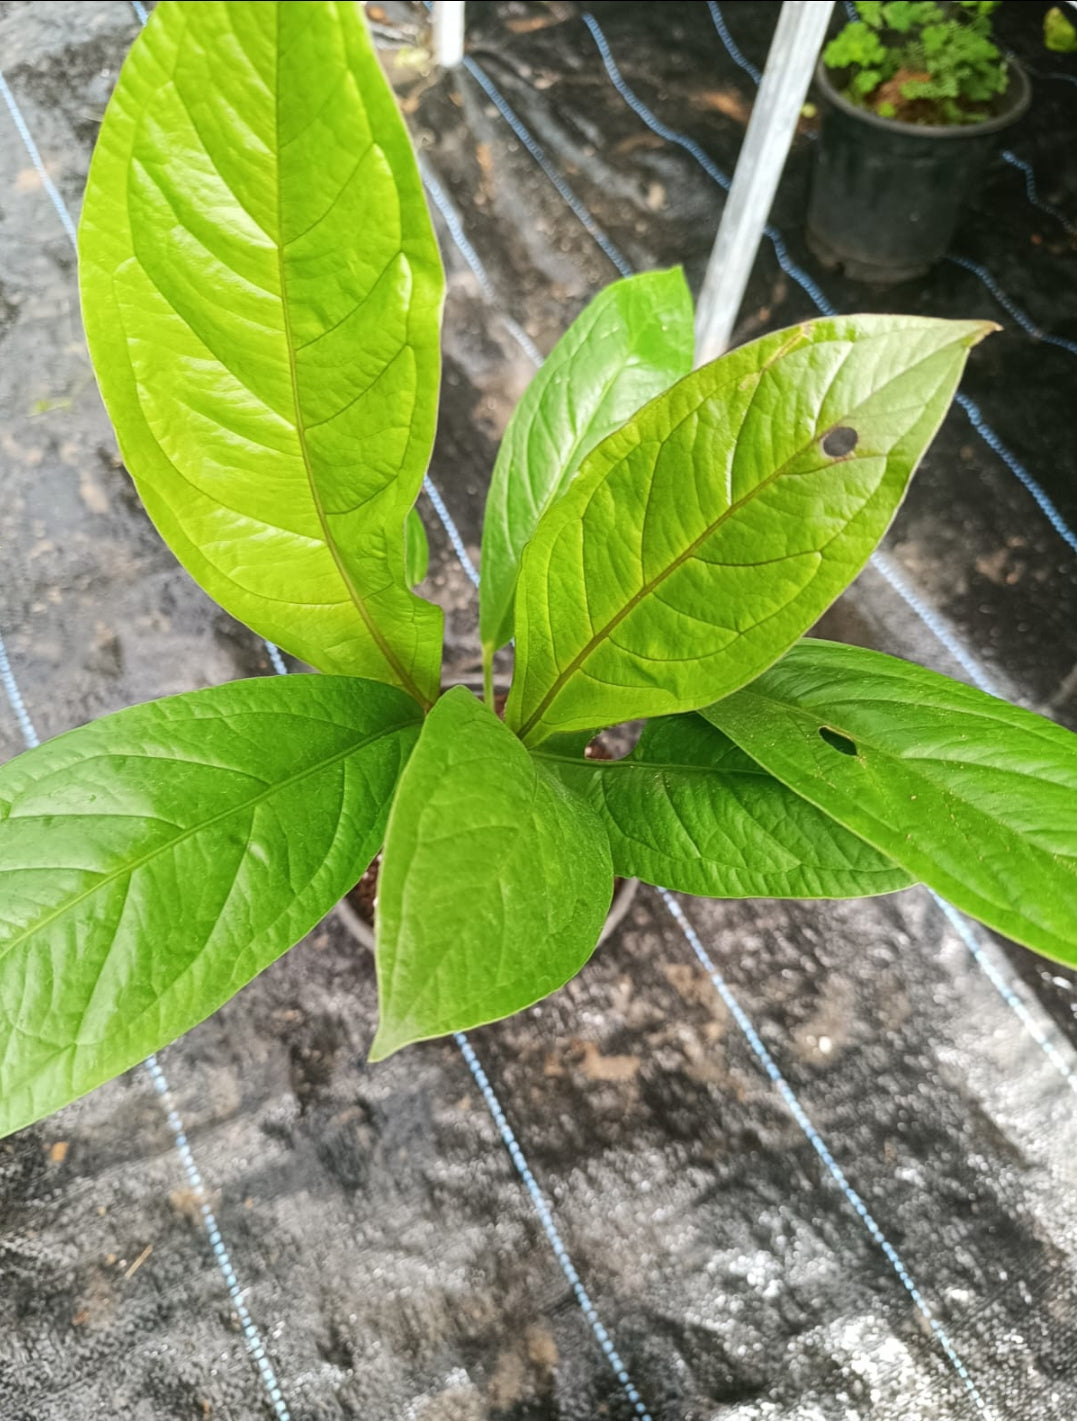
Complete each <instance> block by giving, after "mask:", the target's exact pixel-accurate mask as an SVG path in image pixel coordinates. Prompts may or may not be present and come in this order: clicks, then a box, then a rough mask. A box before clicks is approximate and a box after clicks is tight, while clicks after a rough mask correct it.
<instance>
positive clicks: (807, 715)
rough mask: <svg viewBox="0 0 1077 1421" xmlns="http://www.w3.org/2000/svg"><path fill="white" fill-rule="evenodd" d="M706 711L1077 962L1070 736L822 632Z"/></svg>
mask: <svg viewBox="0 0 1077 1421" xmlns="http://www.w3.org/2000/svg"><path fill="white" fill-rule="evenodd" d="M705 715H706V716H707V719H708V720H710V721H711V722H712V723H713V724H714V725H716V726H718V727H719V729H721V730H723V731H725V732H726V734H727V735H729V736H731V737H732V738H733V740H735V741H736V742H737V744H738V745H739V746H740V747H741V748H742V749H743V750H745V751H746V752H747V754H749V755H750V756H751V757H752V759H754V760H756V761H758V763H759V764H761V765H763V766H764V767H765V768H766V769H767V770H769V771H770V773H771V774H773V775H776V776H777V777H778V779H780V780H782V781H783V782H784V783H785V784H787V785H789V787H790V788H791V789H793V790H795V791H796V793H797V794H800V795H803V797H804V798H805V799H808V800H811V802H812V803H813V804H817V805H818V806H819V808H820V809H822V810H823V811H824V812H825V813H826V814H829V815H831V816H832V817H833V818H834V819H836V820H838V821H839V822H840V823H842V824H845V825H847V826H848V827H849V828H850V829H851V830H852V831H853V833H855V834H859V835H860V836H861V838H863V839H866V840H867V841H868V843H871V844H874V845H875V847H876V848H877V849H879V850H880V852H882V853H884V854H888V855H889V856H890V857H891V858H892V859H894V860H895V861H896V862H897V863H899V864H901V865H902V866H903V867H904V868H906V869H907V870H908V871H909V873H911V874H913V875H914V877H916V878H919V879H922V880H923V882H925V883H927V884H929V885H930V887H932V888H934V889H935V890H936V891H937V892H938V893H940V894H941V895H942V896H943V897H944V898H946V899H948V900H949V901H950V902H951V903H953V904H954V905H955V907H958V908H961V909H962V910H963V911H965V912H967V913H971V914H972V915H973V916H974V917H977V918H980V919H981V920H982V921H983V922H985V923H987V924H988V925H989V926H990V927H993V928H997V929H998V930H999V931H1000V932H1003V933H1006V934H1008V935H1009V936H1010V937H1012V938H1014V939H1016V940H1017V941H1018V942H1023V943H1026V944H1027V945H1028V946H1029V947H1033V948H1035V949H1036V950H1037V951H1039V952H1042V953H1045V954H1046V955H1047V956H1048V957H1055V958H1058V959H1059V960H1060V961H1062V962H1069V963H1077V736H1075V735H1071V734H1070V732H1069V731H1067V730H1064V729H1063V728H1062V727H1061V726H1058V725H1055V724H1054V723H1053V722H1052V721H1049V720H1045V719H1044V718H1043V717H1042V716H1039V715H1034V714H1033V713H1032V712H1031V711H1026V710H1020V709H1018V708H1017V707H1016V706H1011V705H1007V704H1006V702H1005V701H1000V700H996V699H995V697H994V696H988V695H985V694H984V692H983V691H977V690H973V689H972V688H971V687H969V686H963V685H960V684H958V683H957V682H955V681H951V680H949V679H948V678H947V677H945V676H939V675H937V674H936V673H935V672H933V671H925V670H924V669H923V668H922V667H920V666H913V665H911V664H910V663H909V662H907V661H899V660H897V659H896V658H895V657H892V656H883V655H882V654H881V653H879V652H875V651H864V650H862V649H861V648H859V647H852V646H838V645H835V644H833V643H831V642H821V641H804V642H802V643H801V644H800V645H799V646H797V647H795V648H794V649H793V650H792V651H791V652H790V653H789V655H788V656H786V657H785V658H784V659H783V660H782V661H781V662H779V664H778V665H777V666H774V667H772V668H771V669H770V670H769V671H768V672H766V673H765V675H763V676H761V677H760V678H759V680H758V681H755V682H753V683H752V685H751V686H748V687H746V688H745V689H744V690H743V691H739V692H738V693H737V694H736V695H734V696H730V697H728V698H727V699H725V700H723V701H718V702H717V703H716V704H715V705H713V706H709V707H708V708H707V710H706V711H705Z"/></svg>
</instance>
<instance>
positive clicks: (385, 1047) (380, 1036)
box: [367, 1021, 415, 1066]
mask: <svg viewBox="0 0 1077 1421" xmlns="http://www.w3.org/2000/svg"><path fill="white" fill-rule="evenodd" d="M414 1039H415V1038H414V1037H413V1036H408V1035H407V1034H406V1033H405V1032H402V1031H401V1030H400V1029H399V1027H396V1026H394V1025H393V1023H392V1022H388V1021H379V1022H378V1029H377V1031H376V1032H375V1033H374V1040H373V1041H372V1042H371V1043H370V1050H369V1051H368V1052H367V1061H368V1062H369V1063H370V1064H371V1065H372V1066H376V1065H378V1063H379V1062H381V1061H387V1060H388V1059H389V1057H390V1056H395V1055H396V1053H397V1052H398V1051H402V1050H403V1049H404V1047H405V1046H410V1045H411V1043H412V1042H413V1041H414Z"/></svg>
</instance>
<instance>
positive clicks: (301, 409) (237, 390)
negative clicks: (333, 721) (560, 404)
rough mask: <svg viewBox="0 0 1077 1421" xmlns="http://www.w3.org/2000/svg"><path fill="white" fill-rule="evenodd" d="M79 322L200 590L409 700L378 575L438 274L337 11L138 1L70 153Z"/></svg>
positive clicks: (422, 382)
mask: <svg viewBox="0 0 1077 1421" xmlns="http://www.w3.org/2000/svg"><path fill="white" fill-rule="evenodd" d="M79 258H80V281H81V290H82V305H83V314H84V318H85V323H86V333H87V338H88V341H89V346H90V354H91V356H92V358H93V363H94V368H95V371H96V373H97V378H98V380H99V382H100V385H101V392H102V394H103V396H104V400H105V404H106V406H107V408H108V412H109V414H110V416H111V418H112V421H113V424H114V425H115V428H116V433H117V436H118V438H119V442H120V448H121V450H122V453H123V457H124V459H125V461H126V463H127V465H128V467H129V469H130V470H131V473H132V475H133V476H134V479H135V482H136V484H137V486H138V490H139V493H140V494H141V496H142V500H143V502H144V503H145V505H146V508H147V510H148V512H149V514H150V516H151V517H152V518H153V520H154V522H155V523H156V524H157V527H158V528H159V529H160V531H161V533H162V535H163V536H164V537H165V539H166V540H167V541H168V543H169V544H170V546H171V547H172V550H173V551H174V552H175V554H176V556H177V557H178V558H179V559H180V561H181V562H182V563H183V564H184V566H185V567H186V568H187V569H188V571H189V572H190V573H191V574H192V576H194V577H195V578H197V580H198V581H199V582H200V583H201V584H202V586H203V587H204V588H205V589H206V591H207V592H209V593H210V595H211V596H213V597H215V598H216V599H217V601H218V602H220V603H221V605H222V606H223V607H225V608H226V609H227V610H228V611H229V612H231V613H233V614H234V615H235V616H237V617H239V618H240V619H241V620H243V621H245V622H247V623H248V624H249V625H250V626H252V627H254V628H255V629H256V630H257V631H258V632H260V633H261V634H262V635H263V636H266V637H269V638H270V639H271V640H273V641H275V642H276V643H278V645H280V646H282V647H284V648H285V649H286V650H287V651H290V652H291V653H292V654H293V655H295V656H297V657H299V658H301V659H303V660H305V661H308V662H310V663H311V664H312V665H314V666H317V667H319V668H320V669H322V670H323V671H335V672H347V673H349V674H353V675H360V676H369V677H373V678H375V679H378V680H388V681H392V682H394V683H396V684H397V685H400V686H402V687H403V688H404V689H405V690H408V691H410V692H411V693H413V694H414V695H415V696H416V697H417V698H418V699H419V700H421V701H423V702H429V701H430V700H431V699H432V698H433V697H434V696H435V695H436V694H437V690H438V683H439V671H440V655H441V612H440V611H439V610H438V609H437V608H435V607H432V606H431V605H430V604H429V603H426V602H424V601H422V600H421V599H420V598H418V597H415V596H414V595H413V593H411V592H410V591H409V590H408V588H407V585H406V581H405V573H404V535H403V527H404V519H405V516H406V514H407V511H408V509H409V508H410V507H411V505H412V503H413V502H414V501H415V497H416V495H417V493H418V490H419V485H420V482H421V480H422V476H423V472H424V470H425V468H426V464H427V460H428V458H429V453H430V446H431V443H432V440H433V433H434V421H435V415H436V404H437V389H438V368H439V356H438V334H439V325H440V311H441V299H442V287H443V278H442V272H441V264H440V261H439V258H438V254H437V248H436V245H435V241H434V235H433V230H432V228H431V225H430V219H429V215H428V213H427V210H426V206H425V202H424V199H423V195H422V188H421V184H420V181H419V176H418V172H417V170H416V167H415V161H414V158H413V156H412V152H411V147H410V144H409V142H408V137H407V133H406V131H405V129H404V126H403V123H402V121H401V118H400V115H399V114H398V112H397V110H396V106H395V104H394V101H393V96H392V93H391V91H390V90H389V87H388V85H387V84H386V82H385V79H384V77H383V76H382V74H381V71H380V69H379V67H378V63H377V59H376V57H375V55H374V53H373V50H372V47H371V44H370V40H369V38H368V36H367V32H366V29H365V25H364V22H363V20H362V17H361V14H360V7H359V6H358V5H353V4H324V3H307V4H303V5H289V4H278V3H266V0H259V3H245V0H243V2H239V0H237V3H232V4H227V5H215V4H206V5H194V4H178V3H172V0H166V3H163V4H161V5H159V6H158V7H157V8H156V10H155V11H154V13H153V15H152V16H151V18H150V21H149V24H148V25H147V27H146V29H145V30H144V31H143V33H142V34H141V35H140V36H139V38H138V39H137V40H136V41H135V44H134V47H133V48H132V50H131V53H130V55H129V56H128V58H127V61H126V62H125V64H124V67H123V71H122V73H121V75H120V79H119V83H118V84H117V86H116V91H115V93H114V95H113V97H112V101H111V103H110V104H109V107H108V110H107V112H106V114H105V119H104V123H103V125H102V128H101V134H100V137H99V139H98V143H97V147H96V149H95V151H94V158H93V163H92V165H91V168H90V176H89V181H88V185H87V189H86V199H85V204H84V206H83V211H82V222H81V227H80V233H79Z"/></svg>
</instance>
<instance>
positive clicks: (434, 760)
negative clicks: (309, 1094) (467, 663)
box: [370, 687, 613, 1060]
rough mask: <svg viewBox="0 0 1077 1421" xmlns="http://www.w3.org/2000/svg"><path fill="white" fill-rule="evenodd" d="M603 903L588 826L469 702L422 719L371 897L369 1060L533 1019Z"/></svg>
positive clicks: (597, 854) (583, 811) (449, 701)
mask: <svg viewBox="0 0 1077 1421" xmlns="http://www.w3.org/2000/svg"><path fill="white" fill-rule="evenodd" d="M612 894H613V871H612V869H611V867H610V851H609V845H608V844H607V842H606V836H605V833H604V832H603V829H602V825H601V823H600V822H599V820H598V818H597V817H596V815H595V814H594V812H593V811H592V810H591V809H590V808H589V807H588V806H587V805H586V804H584V803H583V802H582V801H581V800H579V799H577V798H576V797H575V796H574V795H572V794H571V793H570V792H569V791H568V790H567V789H565V788H564V786H563V785H561V784H560V783H559V782H558V781H557V780H556V779H554V778H553V777H552V776H551V775H548V774H546V772H545V771H544V770H542V769H541V768H540V767H539V766H538V765H537V764H536V763H535V761H534V760H533V759H532V757H531V756H530V755H529V754H528V753H527V751H526V750H525V749H524V747H523V746H522V745H521V744H520V742H519V741H518V740H517V739H516V737H515V736H514V735H513V734H512V733H511V732H510V731H508V730H506V729H505V727H504V725H502V723H501V722H500V721H499V720H498V719H497V717H496V716H494V715H493V714H492V713H491V712H490V711H488V710H487V709H486V708H485V707H484V706H483V705H481V704H480V703H479V702H478V701H477V700H476V699H475V698H474V696H472V695H471V693H470V692H469V691H466V690H464V689H463V688H462V687H457V688H456V689H455V690H452V691H450V692H449V693H448V694H447V695H445V696H443V697H442V699H441V700H440V701H438V703H437V705H436V706H435V707H434V709H433V710H432V711H431V712H430V714H429V716H428V717H427V719H426V723H425V724H424V726H423V733H422V736H421V738H420V740H419V744H418V745H417V746H416V748H415V752H414V754H413V755H412V757H411V760H410V761H409V763H408V766H407V769H406V770H405V772H404V774H403V776H402V778H401V781H400V788H399V791H398V793H397V796H396V799H395V801H394V803H393V809H392V814H391V815H390V818H389V830H388V834H387V836H386V842H385V851H384V855H383V857H382V867H381V877H380V880H379V884H378V914H377V963H378V1000H379V1006H380V1011H381V1022H380V1025H379V1027H378V1034H377V1036H376V1038H375V1040H374V1045H373V1047H372V1048H371V1053H370V1054H371V1059H372V1060H381V1059H382V1058H383V1057H385V1056H388V1055H391V1054H392V1052H394V1051H397V1050H399V1049H400V1047H401V1046H406V1045H407V1044H408V1043H409V1042H411V1041H421V1040H423V1039H425V1038H427V1037H431V1036H443V1035H445V1034H446V1033H447V1032H450V1031H463V1030H466V1029H468V1028H470V1027H472V1026H479V1025H481V1024H482V1023H483V1022H487V1021H494V1020H496V1019H497V1018H499V1017H503V1016H508V1015H509V1014H510V1013H511V1012H515V1011H520V1010H521V1009H522V1008H523V1007H527V1006H530V1005H531V1003H532V1002H536V1001H538V1000H539V998H540V997H545V996H547V995H548V994H549V993H550V992H552V991H554V990H555V989H556V988H558V987H560V986H562V985H563V983H565V982H567V981H568V979H569V978H570V977H572V976H574V975H575V973H577V972H578V971H579V970H580V968H581V967H582V966H583V964H584V963H585V962H586V961H587V959H588V958H589V957H590V955H591V953H592V952H593V951H594V947H595V944H596V942H597V941H598V936H599V933H600V932H601V931H602V924H603V922H604V920H605V915H606V912H607V910H608V909H609V906H610V899H611V897H612Z"/></svg>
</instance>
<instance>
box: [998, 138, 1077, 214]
mask: <svg viewBox="0 0 1077 1421" xmlns="http://www.w3.org/2000/svg"><path fill="white" fill-rule="evenodd" d="M999 157H1000V158H1001V159H1002V161H1003V162H1004V163H1009V165H1010V167H1011V168H1016V169H1017V170H1018V172H1020V173H1022V174H1023V175H1024V179H1025V196H1026V197H1027V198H1028V200H1029V202H1030V203H1031V204H1032V206H1033V207H1038V208H1039V209H1040V211H1041V212H1046V213H1047V215H1048V217H1053V218H1054V219H1055V221H1056V222H1060V223H1061V224H1062V226H1063V227H1064V228H1065V229H1066V231H1067V232H1072V231H1073V223H1072V222H1070V221H1069V219H1068V218H1067V217H1066V214H1065V213H1064V212H1060V211H1059V209H1058V208H1057V207H1055V206H1053V205H1052V204H1051V203H1049V202H1047V201H1046V199H1044V198H1042V197H1041V196H1040V190H1039V187H1038V185H1037V183H1036V174H1035V171H1034V170H1033V167H1032V164H1031V163H1029V162H1026V161H1025V159H1024V158H1019V157H1018V156H1017V154H1016V153H1015V152H1013V150H1012V149H1010V148H1004V149H1003V150H1002V152H1001V153H1000V154H999Z"/></svg>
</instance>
